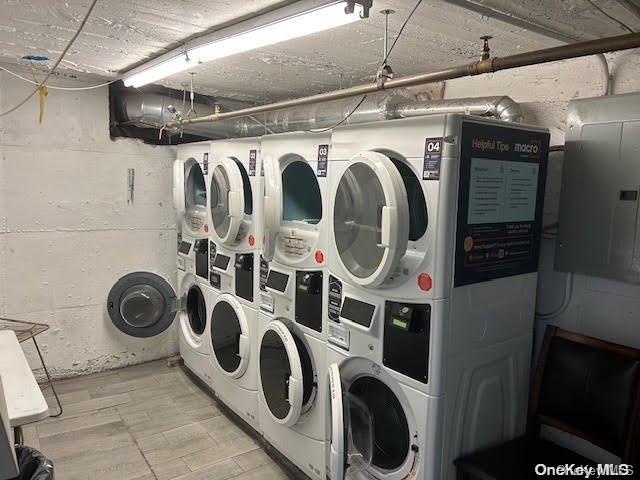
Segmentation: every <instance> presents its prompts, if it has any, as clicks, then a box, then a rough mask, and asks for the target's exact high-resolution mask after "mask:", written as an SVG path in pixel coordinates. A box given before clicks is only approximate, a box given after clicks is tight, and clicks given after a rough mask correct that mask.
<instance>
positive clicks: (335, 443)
mask: <svg viewBox="0 0 640 480" xmlns="http://www.w3.org/2000/svg"><path fill="white" fill-rule="evenodd" d="M329 396H330V406H331V410H330V412H331V419H330V423H329V424H330V425H331V435H330V437H329V441H330V442H331V443H330V451H329V478H330V479H331V480H344V479H345V478H347V477H348V476H349V475H356V474H357V473H358V472H361V471H363V470H367V469H368V468H369V466H370V465H371V459H372V455H373V421H372V419H371V413H370V412H369V410H368V409H367V407H366V405H364V404H363V403H362V402H361V401H360V400H359V399H357V398H356V397H353V396H352V395H350V394H349V393H348V392H347V393H345V391H344V389H343V385H342V379H341V377H340V368H339V367H338V364H336V363H334V364H331V365H329Z"/></svg>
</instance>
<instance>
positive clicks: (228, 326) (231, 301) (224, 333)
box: [211, 294, 251, 378]
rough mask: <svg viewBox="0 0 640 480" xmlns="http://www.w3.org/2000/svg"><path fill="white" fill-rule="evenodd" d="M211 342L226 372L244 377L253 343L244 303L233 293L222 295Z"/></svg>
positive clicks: (213, 316)
mask: <svg viewBox="0 0 640 480" xmlns="http://www.w3.org/2000/svg"><path fill="white" fill-rule="evenodd" d="M211 346H212V349H213V355H214V357H215V359H216V361H217V362H218V365H219V367H220V369H221V370H222V372H223V373H224V374H225V375H227V376H229V377H231V378H240V377H241V376H242V375H244V373H245V372H246V371H247V368H248V366H249V357H250V351H251V345H250V342H249V326H248V323H247V319H246V318H245V316H244V312H243V310H242V306H241V305H240V303H239V302H238V301H237V300H236V299H235V298H234V297H233V296H231V295H226V294H224V295H221V296H220V297H219V298H218V301H217V302H216V304H215V305H214V307H213V311H212V313H211Z"/></svg>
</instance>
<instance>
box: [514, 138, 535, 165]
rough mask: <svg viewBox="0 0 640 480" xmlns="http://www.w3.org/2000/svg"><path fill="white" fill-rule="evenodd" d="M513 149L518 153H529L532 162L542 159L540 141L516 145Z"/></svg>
mask: <svg viewBox="0 0 640 480" xmlns="http://www.w3.org/2000/svg"><path fill="white" fill-rule="evenodd" d="M513 149H514V150H515V152H516V153H528V154H529V158H531V159H532V160H538V159H540V150H541V147H540V140H533V141H532V142H531V143H516V144H514V146H513Z"/></svg>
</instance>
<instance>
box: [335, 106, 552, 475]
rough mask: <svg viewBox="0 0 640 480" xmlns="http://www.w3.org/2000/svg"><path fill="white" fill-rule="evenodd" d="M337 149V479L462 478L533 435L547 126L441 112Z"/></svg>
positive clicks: (346, 135) (357, 135)
mask: <svg viewBox="0 0 640 480" xmlns="http://www.w3.org/2000/svg"><path fill="white" fill-rule="evenodd" d="M331 143H332V150H331V156H330V162H329V164H330V177H331V193H330V210H329V220H330V240H329V254H328V257H329V274H330V277H329V283H330V287H329V289H330V291H329V295H328V315H329V318H330V320H329V325H328V331H329V333H328V347H327V364H328V365H329V367H328V369H329V379H328V382H329V385H330V386H329V395H330V399H331V401H330V402H329V406H328V407H329V408H328V412H329V413H328V419H329V422H328V430H327V442H328V443H327V465H328V472H327V475H328V477H329V478H331V479H332V480H336V479H342V478H345V475H347V473H348V471H351V473H352V474H353V475H354V476H356V477H357V478H373V479H380V480H396V479H398V480H399V479H417V480H440V479H447V480H452V479H454V478H455V469H454V466H453V460H454V459H455V458H457V457H458V456H460V455H463V454H465V453H468V452H471V451H474V450H477V449H479V448H482V447H485V446H489V445H492V444H495V443H498V442H500V441H504V440H507V439H509V438H512V437H514V436H516V435H518V434H520V433H522V432H523V431H524V428H525V424H526V411H527V392H528V384H529V368H530V358H531V344H532V335H533V318H534V305H535V291H536V279H537V260H538V251H539V236H540V231H541V221H542V203H543V198H544V182H545V179H546V162H547V155H548V146H549V135H548V132H547V131H546V130H543V129H539V128H536V127H527V126H521V125H514V124H506V123H503V122H497V121H491V120H485V119H480V118H476V117H465V116H459V115H446V116H445V115H443V116H430V117H422V118H414V119H403V120H393V121H388V122H379V123H372V124H365V125H358V126H350V127H342V128H337V129H335V130H334V132H333V135H332V142H331Z"/></svg>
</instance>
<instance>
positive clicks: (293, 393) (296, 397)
mask: <svg viewBox="0 0 640 480" xmlns="http://www.w3.org/2000/svg"><path fill="white" fill-rule="evenodd" d="M288 384H289V392H288V399H289V405H291V406H301V405H302V394H303V392H302V382H301V381H300V380H298V379H296V378H293V377H291V376H290V377H289V382H288Z"/></svg>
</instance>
